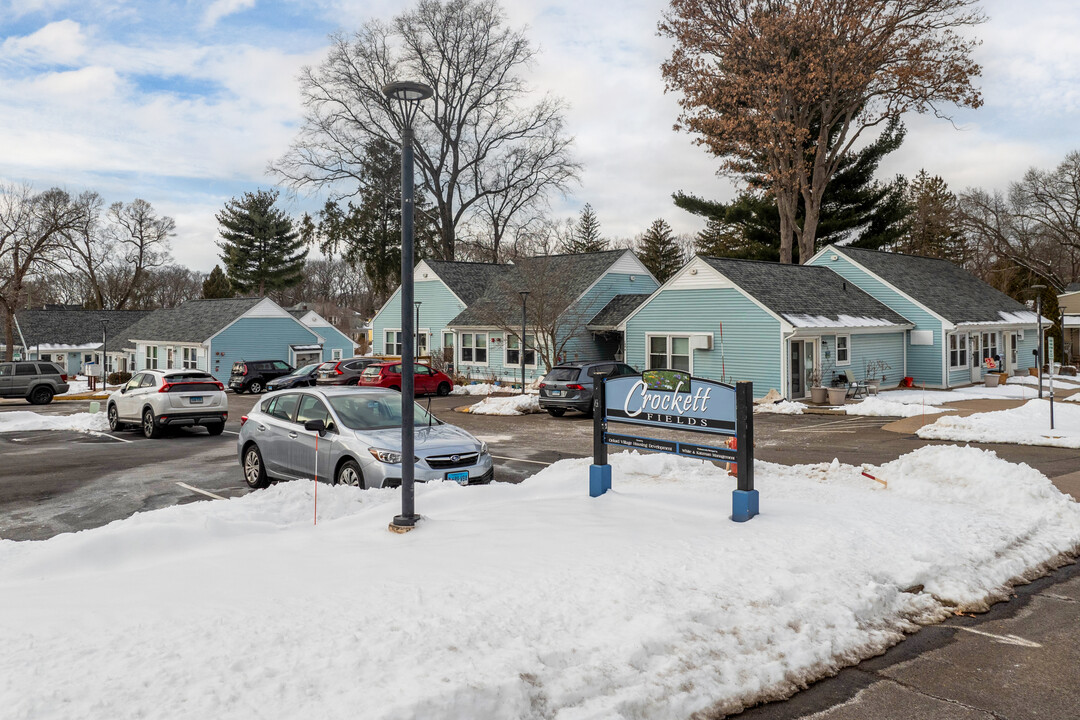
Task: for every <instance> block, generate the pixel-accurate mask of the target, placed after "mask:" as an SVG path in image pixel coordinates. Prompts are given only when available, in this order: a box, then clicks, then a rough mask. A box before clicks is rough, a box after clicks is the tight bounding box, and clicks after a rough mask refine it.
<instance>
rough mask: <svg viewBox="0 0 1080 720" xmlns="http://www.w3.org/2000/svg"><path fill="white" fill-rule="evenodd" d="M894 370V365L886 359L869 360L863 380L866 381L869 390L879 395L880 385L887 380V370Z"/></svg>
mask: <svg viewBox="0 0 1080 720" xmlns="http://www.w3.org/2000/svg"><path fill="white" fill-rule="evenodd" d="M887 370H892V366H891V365H889V363H887V362H885V361H884V360H867V361H866V369H865V372H864V373H863V380H864V381H865V382H866V390H867V392H872V393H873V394H875V395H877V393H878V386H879V385H880V384H881V382H883V381H884V380H885V372H886V371H887ZM879 375H880V376H881V380H878V376H879Z"/></svg>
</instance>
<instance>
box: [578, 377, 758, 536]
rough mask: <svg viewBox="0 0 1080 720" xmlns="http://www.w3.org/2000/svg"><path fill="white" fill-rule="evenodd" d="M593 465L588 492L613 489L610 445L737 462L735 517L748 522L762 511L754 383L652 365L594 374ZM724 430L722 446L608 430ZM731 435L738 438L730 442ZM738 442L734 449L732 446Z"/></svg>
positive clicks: (709, 431) (593, 493)
mask: <svg viewBox="0 0 1080 720" xmlns="http://www.w3.org/2000/svg"><path fill="white" fill-rule="evenodd" d="M593 386H594V396H593V464H592V466H591V467H590V468H589V495H590V496H592V497H599V496H600V495H603V494H604V493H605V492H607V491H608V490H610V489H611V465H609V464H608V459H607V446H608V445H617V446H619V447H627V448H634V449H637V450H649V451H652V452H663V453H670V454H673V455H682V456H684V457H691V458H695V459H698V460H713V461H719V462H726V463H734V464H735V465H736V473H737V474H736V478H737V485H736V489H735V490H734V494H733V496H732V512H731V519H732V520H734V521H735V522H745V521H747V520H749V519H750V518H752V517H754V516H755V515H757V514H758V493H757V490H755V489H754V406H753V399H754V386H753V383H749V382H740V383H738V385H737V386H732V385H728V384H726V383H718V382H714V381H712V380H705V379H703V378H696V377H691V376H690V375H689V374H688V373H685V372H682V371H679V370H648V371H646V372H644V373H642V374H641V375H630V376H622V377H615V378H608V377H606V374H605V375H600V374H597V375H596V376H594V383H593ZM609 422H616V423H626V424H629V425H645V426H650V427H658V428H663V429H667V430H684V431H689V432H697V433H708V434H714V435H725V436H728V437H729V438H731V440H728V441H727V442H725V443H724V445H723V446H717V445H704V444H700V443H690V442H682V441H678V440H666V439H661V438H649V437H640V436H637V435H624V434H621V433H612V432H608V423H609ZM732 440H733V441H734V443H732ZM732 444H734V449H732Z"/></svg>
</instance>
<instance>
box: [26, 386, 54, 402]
mask: <svg viewBox="0 0 1080 720" xmlns="http://www.w3.org/2000/svg"><path fill="white" fill-rule="evenodd" d="M52 399H53V391H52V389H51V388H48V387H46V386H44V385H39V386H38V387H36V388H34V390H33V392H31V393H30V404H31V405H48V404H49V403H51V402H52Z"/></svg>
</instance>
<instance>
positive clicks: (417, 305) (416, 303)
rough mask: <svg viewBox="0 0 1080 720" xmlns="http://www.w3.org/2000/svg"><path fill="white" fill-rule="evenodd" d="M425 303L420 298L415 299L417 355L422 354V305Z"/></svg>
mask: <svg viewBox="0 0 1080 720" xmlns="http://www.w3.org/2000/svg"><path fill="white" fill-rule="evenodd" d="M422 304H423V303H422V302H421V301H420V300H414V301H413V305H415V306H416V355H417V357H419V356H420V306H421V305H422Z"/></svg>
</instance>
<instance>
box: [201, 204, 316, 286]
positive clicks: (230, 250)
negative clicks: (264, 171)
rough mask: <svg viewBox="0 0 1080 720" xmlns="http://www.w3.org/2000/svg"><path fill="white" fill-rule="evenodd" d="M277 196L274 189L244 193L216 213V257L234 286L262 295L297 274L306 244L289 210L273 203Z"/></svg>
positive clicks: (296, 280)
mask: <svg viewBox="0 0 1080 720" xmlns="http://www.w3.org/2000/svg"><path fill="white" fill-rule="evenodd" d="M277 196H278V194H277V191H276V190H275V191H263V190H258V191H256V192H254V193H244V196H243V198H241V199H240V200H237V199H236V198H233V199H232V200H230V201H229V202H227V203H226V204H225V209H224V210H222V211H221V212H219V213H218V214H217V221H218V224H220V225H221V230H220V234H221V239H222V242H219V243H218V247H219V248H221V251H222V252H221V259H222V262H223V263H224V265H225V269H226V272H227V273H228V277H229V281H230V282H231V283H232V286H233V287H234V288H236V290H237V291H239V292H242V293H247V292H252V291H255V292H256V293H258V295H259V297H263V296H265V295H266V292H267V291H268V290H283V289H285V288H288V287H292V286H293V285H296V284H297V283H299V282H301V281H302V280H303V271H304V258H305V257H306V256H307V250H306V249H305V248H304V243H303V241H302V240H301V239H300V234H299V233H298V232H297V231H296V230H295V229H294V228H293V222H292V220H291V219H290V218H289V216H288V215H286V214H285V213H283V212H282V211H281V210H279V209H277V208H275V207H274V203H275V202H276V201H277Z"/></svg>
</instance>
